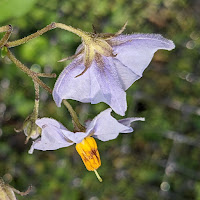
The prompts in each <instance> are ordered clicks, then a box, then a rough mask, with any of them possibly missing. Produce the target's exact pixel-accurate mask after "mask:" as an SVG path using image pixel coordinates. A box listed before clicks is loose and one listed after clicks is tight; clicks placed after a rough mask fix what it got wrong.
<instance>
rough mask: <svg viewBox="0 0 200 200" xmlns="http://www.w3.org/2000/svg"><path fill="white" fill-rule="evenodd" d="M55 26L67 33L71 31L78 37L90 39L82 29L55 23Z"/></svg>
mask: <svg viewBox="0 0 200 200" xmlns="http://www.w3.org/2000/svg"><path fill="white" fill-rule="evenodd" d="M55 26H56V28H61V29H64V30H66V31H70V32H72V33H75V34H76V35H78V36H79V37H81V38H83V39H84V38H87V37H88V33H87V32H84V31H82V30H80V29H76V28H74V27H72V26H68V25H65V24H62V23H55Z"/></svg>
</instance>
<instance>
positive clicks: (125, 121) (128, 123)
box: [118, 117, 145, 133]
mask: <svg viewBox="0 0 200 200" xmlns="http://www.w3.org/2000/svg"><path fill="white" fill-rule="evenodd" d="M135 121H145V118H144V117H130V118H125V119H120V120H118V122H119V123H120V124H123V125H124V126H127V127H129V130H128V129H127V130H125V131H123V132H122V133H130V132H132V131H133V129H132V127H130V126H131V123H132V122H135Z"/></svg>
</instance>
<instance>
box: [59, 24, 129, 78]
mask: <svg viewBox="0 0 200 200" xmlns="http://www.w3.org/2000/svg"><path fill="white" fill-rule="evenodd" d="M126 25H127V22H126V23H125V24H124V26H123V27H122V28H121V29H120V30H119V31H118V32H117V33H115V34H111V33H97V32H96V30H95V28H94V26H93V29H94V32H93V33H89V32H85V31H82V30H80V29H75V28H72V27H71V26H70V29H71V30H70V31H71V32H73V33H75V34H77V35H78V36H80V37H81V38H82V41H83V43H82V44H81V45H80V46H79V47H78V48H77V51H76V53H75V54H74V55H73V56H70V57H67V58H64V59H62V60H60V61H59V62H63V61H65V60H71V59H74V58H76V57H77V56H79V55H80V54H83V55H84V56H83V62H84V65H85V69H84V70H83V72H81V73H80V74H79V75H77V76H76V77H78V76H81V75H83V74H84V73H85V72H86V71H87V69H88V68H89V67H90V66H91V64H92V62H93V60H95V61H96V62H97V63H98V64H99V66H100V67H102V68H103V64H102V65H101V63H102V59H101V55H103V56H106V57H115V56H116V55H117V54H114V53H113V48H112V46H111V45H110V42H109V40H110V39H112V38H114V37H116V36H118V35H120V34H121V33H122V32H123V31H124V30H125V28H126Z"/></svg>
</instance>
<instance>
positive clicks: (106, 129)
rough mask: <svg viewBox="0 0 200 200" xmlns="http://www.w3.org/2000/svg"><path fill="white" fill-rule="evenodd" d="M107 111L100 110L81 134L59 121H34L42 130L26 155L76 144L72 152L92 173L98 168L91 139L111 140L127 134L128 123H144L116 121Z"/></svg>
mask: <svg viewBox="0 0 200 200" xmlns="http://www.w3.org/2000/svg"><path fill="white" fill-rule="evenodd" d="M111 111H112V110H111V109H110V108H109V109H107V110H104V111H103V112H101V113H100V114H99V115H97V116H96V117H95V118H94V119H93V120H92V121H91V122H89V123H87V126H86V131H85V132H75V133H74V132H71V131H69V130H68V129H67V128H65V127H64V126H63V125H62V124H61V123H60V122H58V121H56V120H54V119H51V118H42V119H38V120H36V124H37V125H38V126H39V127H40V128H41V129H42V134H41V138H39V139H37V140H36V141H34V142H33V144H32V146H31V148H30V150H29V153H30V154H32V153H33V151H34V149H37V150H42V151H46V150H56V149H59V148H63V147H68V146H71V145H73V144H76V150H77V152H78V153H79V155H80V156H81V158H82V160H83V162H84V164H85V166H86V168H87V170H89V171H94V172H95V173H96V169H98V168H99V167H100V166H101V159H100V155H99V152H98V149H97V144H96V141H95V139H94V138H97V139H99V140H101V141H108V140H112V139H115V138H116V137H117V136H118V135H119V133H130V132H132V131H133V129H132V128H131V127H130V124H131V122H134V121H144V118H126V119H122V120H118V121H117V120H116V119H115V118H113V117H112V116H111Z"/></svg>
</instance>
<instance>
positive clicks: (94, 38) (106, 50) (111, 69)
mask: <svg viewBox="0 0 200 200" xmlns="http://www.w3.org/2000/svg"><path fill="white" fill-rule="evenodd" d="M58 27H59V26H58ZM64 29H66V30H68V29H69V31H72V32H74V33H75V34H77V35H79V36H80V37H81V38H82V40H83V43H82V44H81V45H80V46H79V47H78V48H77V50H76V53H75V55H74V56H72V57H70V59H71V58H73V61H72V62H71V63H70V64H69V65H68V66H67V67H66V68H65V69H64V70H63V71H62V73H61V74H60V76H59V78H58V79H57V81H56V84H55V86H54V90H53V98H54V101H55V102H56V104H57V106H59V107H60V105H61V102H62V100H63V99H74V100H77V101H80V102H84V103H89V102H90V103H92V104H97V103H99V102H105V103H106V104H108V105H109V106H110V107H111V108H112V109H113V110H114V111H115V112H116V113H117V114H119V115H122V116H124V114H125V111H126V110H127V103H126V93H125V91H126V90H127V89H128V88H129V87H130V86H131V85H132V84H133V83H134V82H135V81H136V80H138V79H139V78H141V77H142V73H143V71H144V70H145V69H146V67H147V66H148V65H149V63H150V61H151V59H152V57H153V55H154V53H155V52H156V51H157V50H159V49H165V50H172V49H173V48H174V47H175V45H174V43H173V42H172V41H171V40H167V39H165V38H164V37H162V36H161V35H159V34H131V35H121V33H122V31H123V30H124V29H125V26H124V27H123V28H122V30H120V31H119V32H117V33H116V34H95V33H86V32H83V31H81V30H77V29H74V28H72V27H68V26H66V27H65V28H64ZM63 60H66V59H63Z"/></svg>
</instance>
